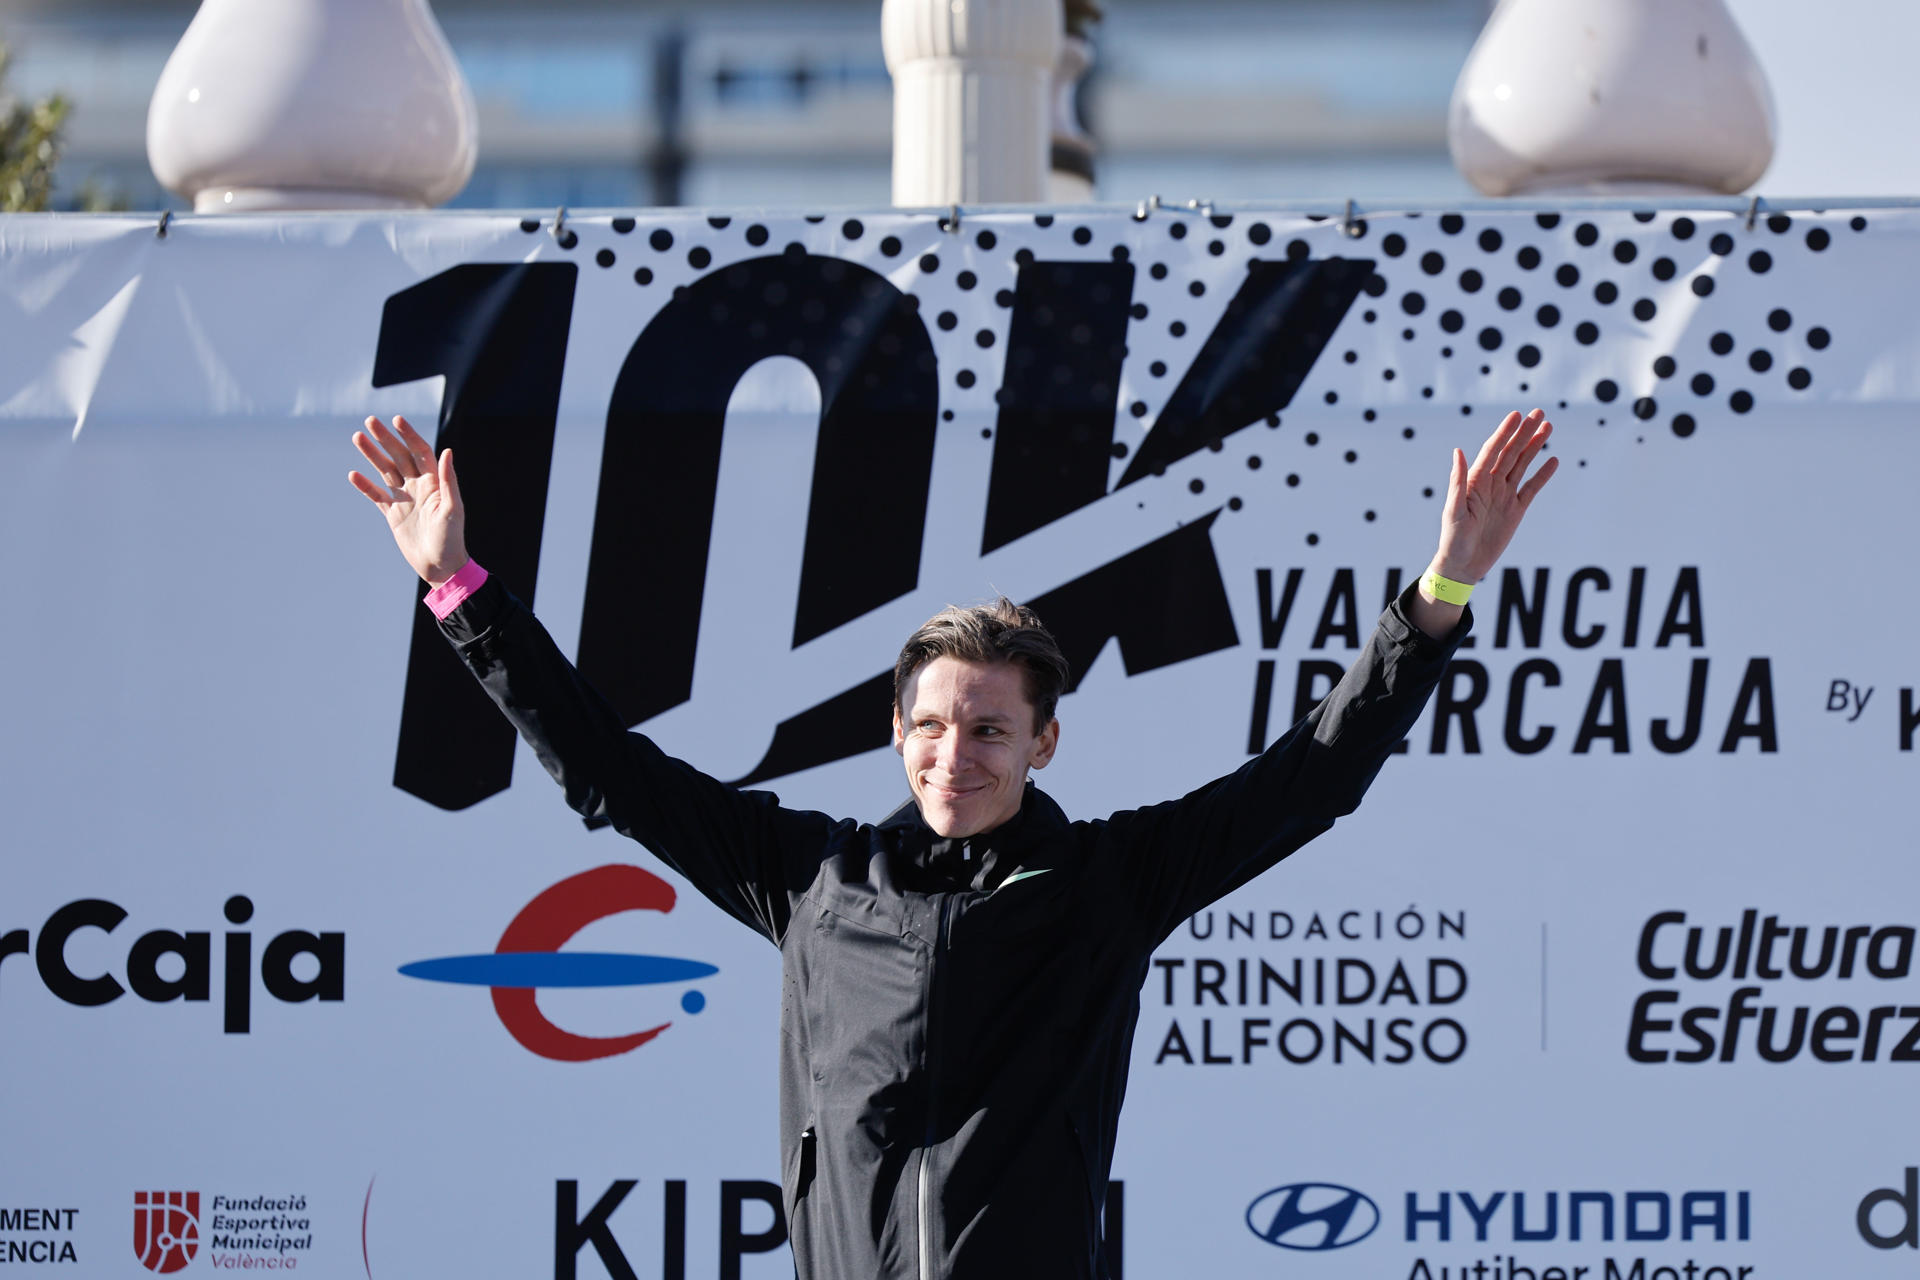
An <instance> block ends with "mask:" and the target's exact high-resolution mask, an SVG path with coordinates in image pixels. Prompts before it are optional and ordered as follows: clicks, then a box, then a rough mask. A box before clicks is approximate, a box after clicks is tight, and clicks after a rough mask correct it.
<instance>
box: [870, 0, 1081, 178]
mask: <svg viewBox="0 0 1920 1280" xmlns="http://www.w3.org/2000/svg"><path fill="white" fill-rule="evenodd" d="M1063 29H1064V17H1063V14H1062V11H1061V0H885V3H884V4H883V5H882V6H881V10H880V36H881V44H882V47H883V48H884V49H885V50H886V55H887V70H888V71H890V72H892V73H893V202H894V203H895V204H896V205H907V206H925V205H951V204H982V203H999V202H1021V203H1035V202H1038V201H1042V200H1045V199H1046V198H1047V172H1048V151H1049V138H1050V135H1051V129H1052V123H1051V121H1052V110H1051V106H1052V104H1051V97H1052V84H1053V71H1054V65H1055V63H1056V62H1057V61H1058V60H1059V56H1060V42H1061V39H1062V33H1063Z"/></svg>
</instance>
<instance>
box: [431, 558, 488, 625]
mask: <svg viewBox="0 0 1920 1280" xmlns="http://www.w3.org/2000/svg"><path fill="white" fill-rule="evenodd" d="M486 581H487V571H486V570H485V569H482V568H481V567H480V562H479V561H478V560H469V561H467V562H466V563H465V564H463V565H461V566H460V571H459V572H458V573H456V574H454V575H453V576H452V577H451V578H448V579H447V580H446V581H445V582H443V583H441V584H440V585H439V586H437V587H435V588H434V589H433V590H431V591H429V592H427V608H429V609H431V610H433V616H434V617H436V618H440V619H444V618H445V617H446V616H447V615H448V614H450V613H452V612H453V611H454V609H455V608H456V607H457V606H458V605H459V603H460V602H461V601H462V600H465V599H466V598H467V597H468V596H470V595H472V594H473V593H474V592H476V591H478V590H479V589H480V588H481V587H482V586H484V585H486Z"/></svg>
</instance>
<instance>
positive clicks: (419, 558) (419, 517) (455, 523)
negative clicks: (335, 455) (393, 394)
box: [347, 417, 467, 587]
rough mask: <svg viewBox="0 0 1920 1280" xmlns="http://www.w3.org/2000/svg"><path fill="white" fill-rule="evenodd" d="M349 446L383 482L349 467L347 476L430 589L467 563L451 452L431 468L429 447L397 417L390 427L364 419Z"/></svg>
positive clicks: (463, 519) (464, 514)
mask: <svg viewBox="0 0 1920 1280" xmlns="http://www.w3.org/2000/svg"><path fill="white" fill-rule="evenodd" d="M369 432H371V433H372V434H371V435H369V434H368V433H369ZM353 447H354V448H356V449H358V450H359V451H360V454H361V456H362V457H364V458H365V459H366V460H367V461H368V462H369V463H370V464H372V466H373V469H374V471H375V472H376V473H378V475H379V476H380V478H381V480H384V481H385V482H386V483H385V484H384V485H381V484H377V483H375V482H374V481H372V480H369V479H367V477H365V476H363V475H361V474H360V473H359V472H358V471H349V472H348V473H347V480H348V481H349V482H350V483H351V484H352V485H353V487H354V488H356V489H358V490H359V491H360V492H361V493H363V494H365V495H366V496H367V501H369V502H371V503H373V505H374V506H376V507H378V508H380V511H381V514H382V515H384V516H386V518H387V527H388V528H389V529H391V530H393V540H394V542H395V543H396V544H398V545H399V547H400V554H401V555H403V556H405V557H406V558H407V563H408V564H410V565H412V566H413V571H414V572H415V573H417V574H419V575H420V576H421V577H422V578H425V579H426V580H427V582H428V583H429V584H431V585H433V586H436V587H437V586H439V585H440V584H441V583H443V582H445V581H446V580H447V579H448V578H451V577H452V576H453V575H454V574H456V573H458V572H459V571H460V568H461V566H463V565H465V564H466V563H467V509H466V506H465V504H464V503H462V502H461V501H460V481H459V479H458V478H457V477H455V475H454V473H453V450H451V449H448V450H446V451H444V452H443V453H441V455H440V462H439V465H438V466H435V465H434V461H433V448H432V446H430V445H428V444H427V442H426V441H425V440H423V439H421V438H420V433H419V432H417V431H415V430H414V429H413V428H412V427H411V426H410V425H408V423H407V420H406V419H405V418H399V417H396V418H395V419H394V420H393V430H392V431H389V430H388V429H387V427H386V424H385V423H383V422H381V421H380V419H378V418H368V419H367V429H366V431H356V432H354V433H353Z"/></svg>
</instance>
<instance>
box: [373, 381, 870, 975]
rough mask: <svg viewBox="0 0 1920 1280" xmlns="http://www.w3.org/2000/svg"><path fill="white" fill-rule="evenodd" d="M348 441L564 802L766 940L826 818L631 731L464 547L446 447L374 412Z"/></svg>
mask: <svg viewBox="0 0 1920 1280" xmlns="http://www.w3.org/2000/svg"><path fill="white" fill-rule="evenodd" d="M366 426H367V429H366V430H365V431H359V432H355V433H354V436H353V443H354V446H355V447H356V448H358V449H359V450H360V453H361V455H362V456H363V457H365V458H366V460H367V461H368V463H370V464H371V465H372V467H373V470H374V471H375V472H376V473H377V474H378V475H379V476H380V478H381V480H383V481H384V482H385V485H384V487H383V486H382V485H381V484H377V483H375V482H374V481H372V480H370V479H368V478H367V477H366V476H364V475H361V474H360V473H359V472H352V473H350V474H349V480H350V482H351V483H352V485H353V487H354V488H355V489H358V490H359V491H360V492H361V493H362V494H364V495H365V496H366V497H367V499H368V501H370V502H372V503H373V504H374V505H375V506H376V507H378V508H380V511H381V513H382V514H383V515H384V516H385V517H386V520H387V527H388V528H389V529H390V530H391V531H392V532H393V539H394V542H395V543H396V544H397V545H398V546H399V548H400V554H401V555H403V556H404V557H406V561H407V563H408V564H409V565H411V566H412V567H413V571H414V572H415V573H417V574H419V575H420V576H421V577H422V578H423V579H425V580H426V581H427V582H428V583H429V584H430V585H432V586H433V588H434V590H433V591H431V592H429V593H428V595H427V604H428V606H429V607H430V608H432V610H433V612H434V614H435V616H436V617H438V618H439V619H440V620H441V630H442V631H443V632H444V633H445V634H446V635H447V637H448V639H449V640H450V641H451V642H452V643H453V644H454V647H455V649H456V650H457V651H458V652H459V654H460V657H461V660H462V661H463V662H465V664H466V665H467V668H468V670H470V671H472V672H473V674H474V676H475V678H476V679H478V680H479V681H480V683H481V685H482V686H483V687H484V688H485V689H486V691H487V694H488V696H490V697H491V698H492V699H493V701H494V703H495V705H496V706H498V707H499V708H500V710H501V712H502V713H503V714H504V715H505V716H506V717H507V719H508V720H510V721H512V723H513V726H514V728H515V729H517V730H518V731H519V732H520V735H521V737H523V738H525V739H526V741H527V743H528V745H530V746H531V747H532V748H533V749H534V751H535V753H536V754H537V755H538V756H539V757H540V763H541V764H542V765H543V766H545V768H546V770H547V772H548V773H550V774H552V775H553V778H554V780H555V781H556V782H558V783H560V785H561V787H562V788H563V789H564V790H565V792H566V798H567V803H568V804H569V805H571V806H572V807H573V808H574V810H575V811H576V812H578V813H580V814H581V815H582V816H583V817H585V818H586V819H587V820H588V822H589V823H591V824H596V825H603V824H609V823H610V824H611V825H612V826H613V827H614V828H615V829H616V830H618V831H619V832H620V833H621V834H623V835H627V836H631V837H632V838H633V839H635V840H638V841H640V842H641V843H642V844H644V845H646V846H647V848H648V849H650V850H652V851H653V852H654V854H656V855H657V856H658V857H659V858H660V859H661V860H662V861H664V862H666V863H667V865H669V866H671V867H672V868H673V869H674V870H676V871H678V872H679V873H680V874H681V875H683V876H685V877H686V878H687V879H688V880H690V881H692V882H693V884H694V887H696V888H697V889H699V890H700V892H701V893H703V894H705V895H706V896H707V897H708V898H710V899H712V900H713V901H714V902H715V903H716V904H717V905H718V906H720V907H721V908H722V909H723V910H725V911H726V912H727V913H728V914H730V915H732V916H734V917H735V918H736V919H738V920H740V921H741V922H743V923H745V924H747V925H748V926H750V927H752V928H754V929H757V930H759V931H760V932H761V933H763V934H765V935H767V936H768V937H769V938H771V939H772V940H773V941H774V942H775V943H778V942H779V941H780V938H781V937H782V935H783V934H784V933H785V931H786V925H787V922H788V920H789V919H790V918H791V912H792V906H793V902H794V901H795V900H796V899H797V898H798V896H799V895H800V893H801V892H802V891H804V889H805V887H806V885H807V884H808V883H809V882H811V880H812V878H813V874H814V872H815V870H816V869H817V866H818V862H819V858H820V856H821V852H822V850H823V849H824V848H825V846H826V844H827V842H828V839H829V837H830V834H831V832H832V830H833V829H834V827H835V825H836V824H835V823H834V821H833V820H832V819H831V818H828V817H827V816H826V815H824V814H819V813H804V812H799V811H796V810H792V809H785V808H782V807H781V806H780V805H779V803H778V802H777V801H776V800H775V798H774V797H773V796H772V795H770V794H768V793H766V792H758V791H749V792H742V791H737V790H735V789H734V788H732V787H729V786H727V785H726V784H725V783H723V782H720V781H717V780H716V779H714V778H711V777H708V776H707V775H706V774H704V773H701V772H700V771H699V770H698V769H695V768H693V767H692V766H691V765H688V764H686V763H685V762H684V761H680V760H676V759H673V758H672V757H671V756H668V755H667V754H666V753H665V752H663V751H661V750H660V749H659V748H658V747H657V746H655V745H654V744H653V742H652V741H651V740H650V739H649V738H647V737H646V736H645V735H644V734H640V733H630V732H628V731H627V728H626V724H625V722H624V721H623V720H622V719H621V717H620V715H619V713H618V712H616V711H615V710H614V708H613V707H612V706H611V705H610V704H609V703H608V702H607V700H606V699H605V698H604V697H602V696H601V695H600V694H599V693H598V692H597V691H596V690H594V689H593V687H592V686H591V685H589V684H588V683H587V682H586V680H584V679H583V678H582V677H581V676H580V673H579V672H577V671H575V670H574V669H573V665H572V664H571V663H569V662H568V661H567V660H566V658H565V657H564V656H563V655H562V654H561V653H560V651H559V650H558V649H557V648H556V647H555V646H554V643H553V640H552V638H551V637H549V636H548V635H547V633H546V630H545V629H544V628H542V627H541V626H540V624H539V622H538V621H537V620H536V619H535V618H534V617H533V615H532V613H530V612H529V611H528V610H527V609H526V608H525V606H523V605H521V604H520V603H519V602H518V601H516V600H515V599H514V598H513V597H512V595H511V594H510V593H508V592H507V591H506V589H505V588H504V587H503V586H501V585H500V584H499V583H498V582H497V581H490V580H488V578H487V575H486V572H485V571H484V570H483V569H481V567H480V566H479V565H478V564H477V563H475V562H474V561H473V560H472V559H471V558H470V557H469V556H468V554H467V545H466V509H465V506H464V504H463V503H462V502H461V499H460V481H459V477H458V476H457V475H456V474H455V472H454V466H453V452H452V450H447V451H445V452H443V453H441V455H440V457H439V459H438V460H436V459H435V458H434V456H433V451H432V448H431V447H430V446H429V445H428V444H427V442H426V441H425V440H423V439H422V438H421V437H420V434H419V433H418V432H416V431H415V430H414V429H413V428H412V427H411V426H410V425H408V423H407V421H406V420H405V419H404V418H395V419H394V420H393V429H392V430H388V428H387V427H386V425H385V424H384V423H382V422H381V421H380V420H379V419H378V418H368V419H367V424H366Z"/></svg>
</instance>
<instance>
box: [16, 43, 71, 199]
mask: <svg viewBox="0 0 1920 1280" xmlns="http://www.w3.org/2000/svg"><path fill="white" fill-rule="evenodd" d="M10 61H11V56H10V55H9V54H8V52H7V47H6V45H5V44H4V43H0V212H4V213H34V212H38V211H39V210H41V209H45V208H46V207H47V197H48V195H49V194H51V193H52V190H53V166H54V164H55V163H56V162H57V161H58V160H59V159H60V126H61V125H63V124H65V123H66V120H67V112H68V111H69V110H71V104H69V103H68V102H67V100H66V99H65V98H64V97H62V96H61V95H59V94H57V93H56V94H54V95H53V96H52V97H50V98H42V99H41V100H40V101H38V102H34V103H26V102H22V101H20V100H19V99H18V98H15V97H14V96H12V95H11V94H9V93H8V92H7V91H6V76H7V64H8V63H9V62H10Z"/></svg>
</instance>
